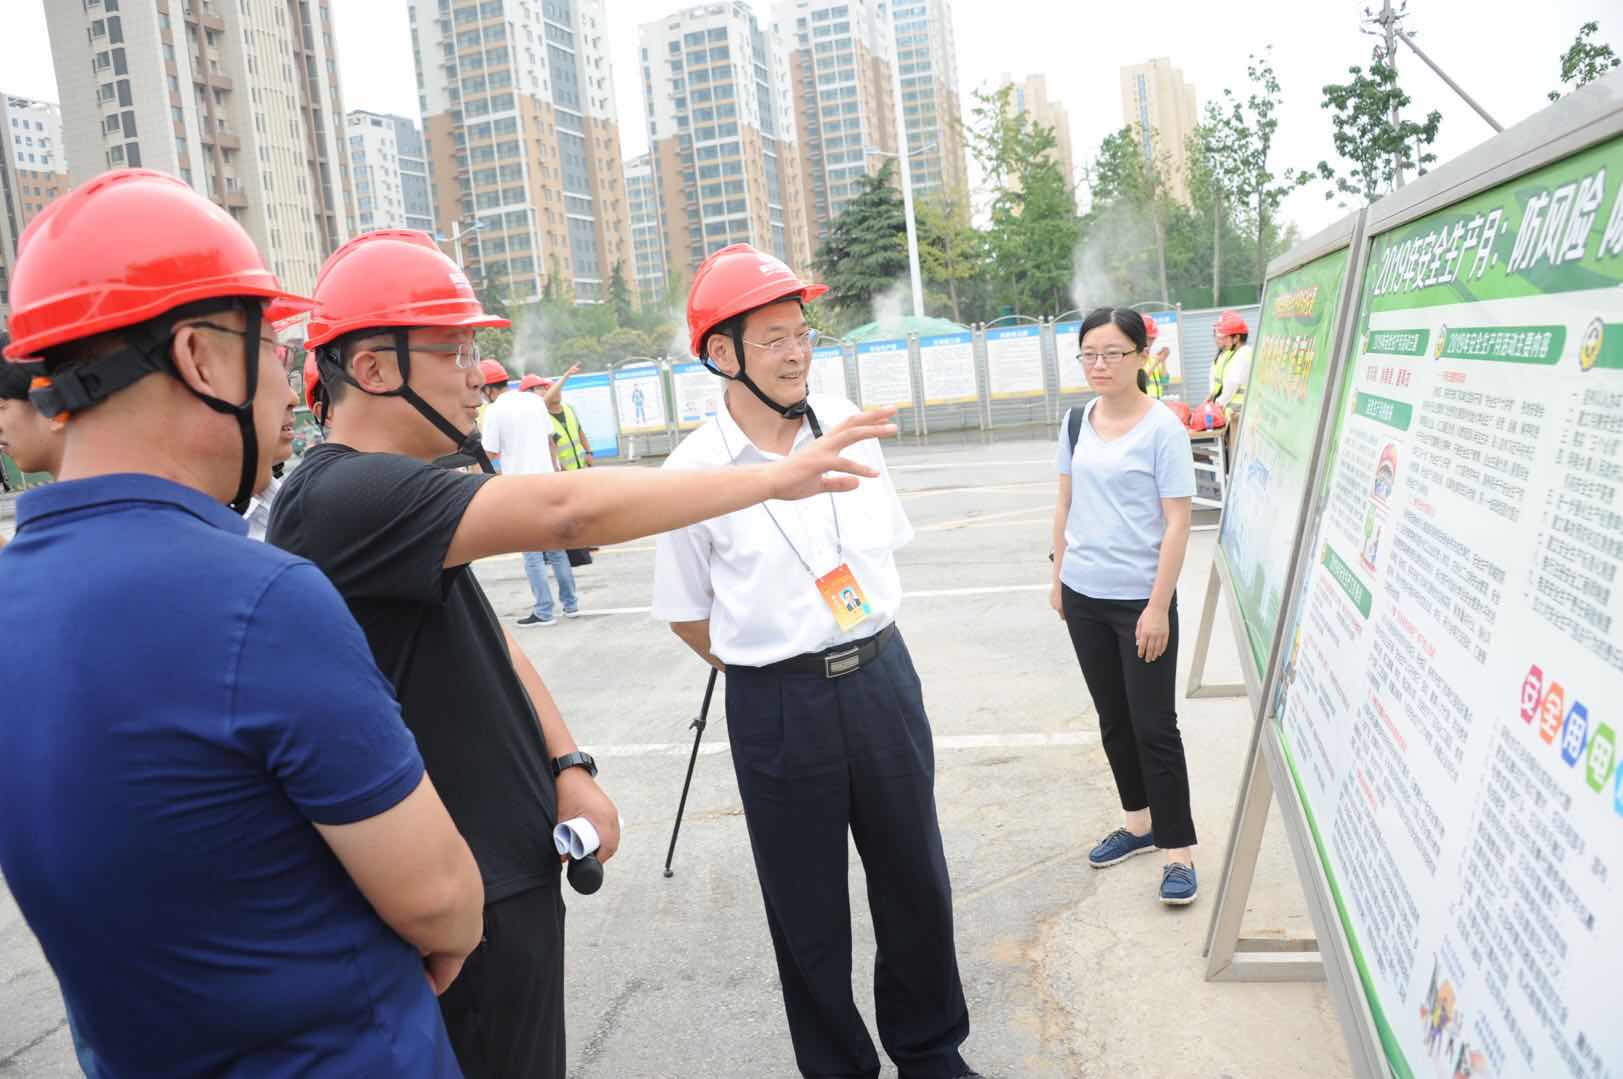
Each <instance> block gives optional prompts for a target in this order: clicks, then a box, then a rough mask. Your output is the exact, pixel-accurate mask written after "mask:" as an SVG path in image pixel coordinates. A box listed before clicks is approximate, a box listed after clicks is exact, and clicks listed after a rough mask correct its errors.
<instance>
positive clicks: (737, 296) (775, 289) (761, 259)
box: [688, 244, 828, 358]
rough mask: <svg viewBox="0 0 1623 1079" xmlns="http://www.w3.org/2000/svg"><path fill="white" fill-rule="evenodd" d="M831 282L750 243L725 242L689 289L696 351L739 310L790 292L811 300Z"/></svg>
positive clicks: (697, 353)
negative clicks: (802, 274)
mask: <svg viewBox="0 0 1623 1079" xmlns="http://www.w3.org/2000/svg"><path fill="white" fill-rule="evenodd" d="M827 291H828V286H827V285H813V284H808V283H807V282H805V281H802V280H801V279H800V278H799V277H798V276H796V274H795V272H794V271H793V270H791V269H790V268H789V267H787V266H785V265H784V264H783V262H782V261H780V260H778V259H775V258H773V257H772V256H771V255H767V254H763V253H762V252H760V251H757V250H756V249H755V248H753V247H751V246H750V245H749V244H733V245H732V246H730V247H724V248H722V249H721V250H720V251H717V252H716V253H715V254H713V255H711V256H710V257H709V258H707V259H705V260H704V262H703V263H702V264H700V266H699V269H698V272H697V273H695V274H694V275H693V288H692V289H691V290H689V292H688V333H689V335H690V340H691V347H692V349H693V354H694V355H695V356H699V357H701V358H702V357H703V354H702V353H701V352H700V351H699V350H700V349H701V348H703V347H704V339H705V337H706V335H708V334H709V333H710V331H711V330H713V329H715V328H716V327H717V326H719V325H721V324H722V323H723V322H726V321H727V320H728V319H730V318H732V317H734V316H735V315H742V314H744V313H745V312H746V311H753V310H755V309H756V308H757V307H762V306H764V305H766V304H769V303H772V302H774V301H776V300H787V299H789V298H790V297H794V298H795V299H798V300H800V301H801V302H803V303H810V302H811V301H812V300H815V299H817V297H819V296H821V295H822V294H823V293H825V292H827Z"/></svg>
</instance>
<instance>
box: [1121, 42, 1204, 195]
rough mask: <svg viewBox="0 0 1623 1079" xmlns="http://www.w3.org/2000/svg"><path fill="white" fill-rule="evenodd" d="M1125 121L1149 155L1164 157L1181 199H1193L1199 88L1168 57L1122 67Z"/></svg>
mask: <svg viewBox="0 0 1623 1079" xmlns="http://www.w3.org/2000/svg"><path fill="white" fill-rule="evenodd" d="M1121 116H1122V122H1123V123H1124V124H1126V125H1127V126H1128V127H1130V128H1132V129H1133V132H1134V135H1135V137H1137V139H1138V140H1139V145H1140V146H1141V147H1142V148H1143V151H1144V155H1145V156H1146V157H1149V158H1152V159H1158V160H1164V161H1165V162H1166V164H1167V166H1168V175H1167V183H1168V186H1169V187H1170V188H1171V191H1172V194H1173V195H1174V196H1175V197H1176V198H1177V199H1178V200H1179V201H1181V202H1188V201H1189V173H1188V150H1187V149H1186V147H1187V145H1188V142H1189V136H1190V135H1192V134H1194V131H1195V126H1196V124H1197V123H1198V122H1199V120H1198V117H1197V116H1196V114H1195V88H1194V87H1193V86H1191V85H1190V84H1189V83H1187V82H1185V81H1184V79H1183V72H1182V71H1180V70H1178V69H1177V68H1175V67H1173V66H1172V61H1171V60H1168V59H1167V58H1165V57H1162V58H1160V59H1157V60H1151V61H1150V62H1149V63H1147V64H1133V65H1131V66H1129V67H1124V68H1122V69H1121Z"/></svg>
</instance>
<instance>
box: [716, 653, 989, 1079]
mask: <svg viewBox="0 0 1623 1079" xmlns="http://www.w3.org/2000/svg"><path fill="white" fill-rule="evenodd" d="M727 731H728V736H729V738H730V740H731V742H732V751H733V752H732V755H733V767H734V769H735V771H736V772H737V774H738V790H739V794H740V795H741V796H742V798H743V801H744V819H745V821H746V822H747V824H748V826H749V836H750V847H751V849H752V850H753V852H754V855H755V869H756V873H757V875H758V876H759V877H760V881H761V894H762V897H763V898H764V899H765V901H766V919H767V925H768V927H769V928H770V930H771V933H772V946H773V948H774V950H775V951H776V953H777V959H778V975H779V977H780V979H781V980H782V982H783V1003H784V1008H785V1010H786V1011H787V1012H788V1017H789V1034H790V1037H791V1039H792V1040H793V1042H794V1048H795V1061H796V1063H797V1064H798V1065H799V1067H800V1071H801V1074H802V1075H805V1076H807V1077H817V1079H825V1077H827V1079H832V1077H842V1079H844V1077H861V1079H872V1077H874V1076H877V1075H878V1074H879V1057H878V1055H877V1053H876V1052H875V1050H874V1044H873V1040H872V1039H871V1038H870V1037H869V1036H868V1030H867V1028H866V1026H864V1024H863V1022H862V1016H861V1015H860V1014H859V1013H858V1012H857V1007H856V1003H855V1001H854V1000H853V999H852V996H851V906H850V901H849V891H848V888H849V884H848V879H849V856H848V847H847V839H846V834H847V832H849V833H850V835H851V836H852V837H853V838H854V839H855V841H856V846H857V853H858V855H860V857H861V858H862V865H863V869H864V871H865V873H866V875H867V881H868V907H869V910H870V911H871V912H872V915H873V923H874V936H875V938H876V940H877V942H878V956H877V958H876V960H875V962H874V1002H875V1010H876V1013H877V1017H878V1022H879V1039H880V1041H881V1042H882V1043H883V1044H884V1047H885V1051H886V1052H887V1053H888V1054H889V1055H890V1058H891V1059H892V1060H893V1061H895V1063H896V1066H897V1068H898V1069H899V1070H900V1072H901V1075H902V1077H903V1079H955V1077H957V1076H961V1075H963V1074H965V1073H966V1072H968V1071H969V1068H968V1066H967V1065H966V1064H965V1063H964V1059H963V1057H962V1056H960V1055H959V1052H958V1047H959V1046H960V1045H961V1044H963V1041H964V1039H965V1038H966V1037H968V1035H969V1009H968V1007H967V1005H966V1004H965V1003H964V991H963V985H962V983H961V982H960V981H959V977H958V958H957V954H956V951H955V949H954V946H953V932H952V885H951V882H950V881H949V880H948V878H947V860H946V855H945V854H944V853H943V851H942V847H941V828H940V825H939V824H938V823H937V821H936V808H935V745H934V741H933V739H932V737H931V733H930V721H929V718H928V717H927V716H926V715H925V713H924V697H923V694H922V693H921V691H920V686H919V676H918V673H917V672H916V671H914V669H913V660H912V657H911V656H909V655H908V652H907V645H906V644H905V643H904V642H903V640H902V636H901V634H900V633H896V634H894V635H893V636H892V637H891V638H890V640H889V641H888V642H887V644H886V645H885V647H884V648H883V649H881V651H880V654H879V655H878V656H877V657H875V659H873V660H872V661H871V662H870V663H869V664H868V665H867V666H865V667H863V668H861V669H860V670H857V671H854V672H852V673H851V674H848V675H844V676H843V677H840V678H833V679H830V678H825V677H822V676H821V675H803V674H788V673H784V672H781V671H774V670H772V669H771V668H758V667H729V668H728V669H727Z"/></svg>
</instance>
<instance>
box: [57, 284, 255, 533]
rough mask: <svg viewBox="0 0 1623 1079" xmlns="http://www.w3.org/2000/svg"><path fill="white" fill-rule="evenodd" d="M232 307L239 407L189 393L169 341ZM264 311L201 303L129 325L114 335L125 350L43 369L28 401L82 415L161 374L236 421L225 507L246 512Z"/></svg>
mask: <svg viewBox="0 0 1623 1079" xmlns="http://www.w3.org/2000/svg"><path fill="white" fill-rule="evenodd" d="M228 309H236V310H240V311H242V313H243V316H244V319H245V321H246V323H247V329H246V331H245V333H244V337H243V368H244V372H245V374H246V376H247V390H246V393H245V396H244V398H243V401H242V403H241V404H233V403H231V402H230V401H226V400H222V399H221V398H218V397H213V396H210V395H209V394H206V393H201V392H199V391H198V390H196V389H193V388H192V386H191V384H190V383H188V382H187V381H186V380H185V379H183V378H181V377H180V373H179V372H178V371H176V370H175V361H174V356H173V355H172V353H171V349H170V346H171V343H172V342H173V341H174V339H175V329H174V327H175V324H176V323H177V322H180V321H182V320H184V319H188V318H196V317H197V316H199V315H210V314H215V313H216V312H219V311H223V310H228ZM263 314H264V313H263V309H262V307H261V305H260V302H259V301H258V300H254V299H244V300H236V299H231V300H228V301H223V302H222V301H221V300H219V299H211V300H202V301H199V302H197V303H194V304H187V305H185V306H183V307H177V308H175V309H174V310H172V311H169V312H167V313H165V314H164V316H163V317H162V318H160V319H157V320H155V321H153V322H148V323H144V324H142V325H139V326H132V327H129V328H128V329H125V330H122V331H119V332H118V336H119V338H120V339H121V340H123V341H124V343H125V344H124V347H123V348H121V349H118V350H117V351H115V352H112V353H109V354H108V355H105V356H99V357H97V358H96V359H95V360H94V361H92V362H90V363H87V364H83V365H76V366H73V367H67V368H62V369H59V370H54V371H52V370H49V369H48V370H47V372H46V374H45V376H44V377H42V378H39V379H36V380H35V383H34V386H33V388H31V389H30V390H29V392H28V397H29V400H30V401H32V402H33V404H34V407H35V408H36V409H38V410H39V411H40V412H41V413H43V414H44V415H46V416H50V417H53V418H54V417H59V416H64V415H69V416H70V415H72V414H73V413H75V412H83V411H84V410H85V409H87V408H90V407H91V406H93V405H96V404H98V403H100V402H102V401H105V400H106V399H107V398H109V397H111V396H112V395H113V394H115V393H117V392H118V391H119V390H122V389H124V388H125V387H127V386H131V385H133V384H135V383H136V382H138V381H140V380H141V379H143V378H145V377H146V376H147V375H150V374H153V373H154V372H159V371H161V372H163V373H165V374H167V375H169V376H171V377H172V378H174V379H175V380H176V381H178V382H179V383H180V384H181V385H182V386H185V387H186V392H187V393H190V394H191V395H192V396H193V397H195V398H197V399H198V400H199V401H201V402H203V403H204V404H205V405H207V406H209V407H210V408H212V409H213V410H214V411H216V412H219V413H222V414H224V415H227V416H233V417H235V418H236V421H237V431H238V432H239V433H240V435H241V437H242V471H241V472H240V474H239V478H238V480H237V491H236V494H235V495H234V496H233V497H232V499H231V501H230V503H229V505H230V506H231V509H232V510H233V511H235V512H236V513H239V514H241V513H246V512H247V511H248V503H249V502H250V501H251V500H252V499H253V496H254V480H255V479H256V478H257V477H258V474H259V434H258V432H257V430H256V429H255V428H254V395H255V393H256V392H257V391H258V389H259V347H260V341H259V329H260V326H261V324H262V322H263Z"/></svg>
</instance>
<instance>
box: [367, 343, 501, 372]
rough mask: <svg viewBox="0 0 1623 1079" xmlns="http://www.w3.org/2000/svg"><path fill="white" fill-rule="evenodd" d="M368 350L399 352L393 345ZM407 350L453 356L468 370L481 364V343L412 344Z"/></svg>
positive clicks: (376, 346)
mask: <svg viewBox="0 0 1623 1079" xmlns="http://www.w3.org/2000/svg"><path fill="white" fill-rule="evenodd" d="M367 351H368V352H399V351H400V350H399V349H398V348H395V347H394V346H393V345H375V346H373V347H372V348H370V349H368V350H367ZM406 351H407V352H431V353H433V354H434V355H436V356H453V357H455V362H456V365H457V367H458V368H460V369H461V370H463V371H466V370H468V369H470V368H473V367H478V366H479V343H478V342H477V341H464V342H462V343H461V344H460V345H412V346H411V347H409V348H408V349H407V350H406Z"/></svg>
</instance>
